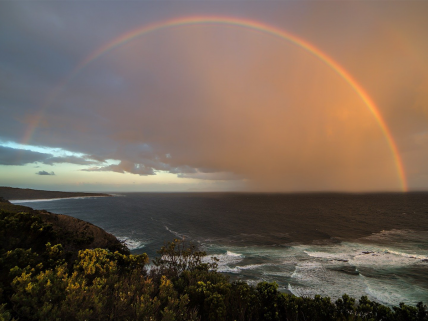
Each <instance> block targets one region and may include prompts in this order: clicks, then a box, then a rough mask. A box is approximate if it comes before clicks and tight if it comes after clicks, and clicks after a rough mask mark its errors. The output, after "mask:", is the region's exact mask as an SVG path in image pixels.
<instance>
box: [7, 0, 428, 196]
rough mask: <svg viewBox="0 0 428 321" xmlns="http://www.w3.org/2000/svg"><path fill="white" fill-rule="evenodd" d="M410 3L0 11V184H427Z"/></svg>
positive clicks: (426, 105) (421, 87)
mask: <svg viewBox="0 0 428 321" xmlns="http://www.w3.org/2000/svg"><path fill="white" fill-rule="evenodd" d="M427 16H428V2H426V1H388V0H385V1H322V0H319V1H306V0H296V1H280V0H279V1H261V0H260V1H257V0H256V1H250V0H235V1H221V0H208V1H206V0H197V1H188V0H186V1H184V0H176V1H163V0H160V1H143V0H141V1H138V0H137V1H127V0H121V1H119V0H117V1H115V0H111V1H105V0H92V1H73V0H67V1H53V0H49V1H38V0H34V1H21V0H13V1H5V0H3V1H0V115H1V116H0V186H12V187H21V188H35V189H46V190H63V191H110V192H114V191H118V192H126V191H129V192H131V191H132V192H138V191H141V192H186V191H189V192H196V191H201V192H206V191H250V192H314V191H328V192H330V191H335V192H372V191H414V190H427V189H428V166H427V164H428V148H427V146H428V19H426V17H427Z"/></svg>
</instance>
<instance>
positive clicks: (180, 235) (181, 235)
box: [164, 225, 185, 239]
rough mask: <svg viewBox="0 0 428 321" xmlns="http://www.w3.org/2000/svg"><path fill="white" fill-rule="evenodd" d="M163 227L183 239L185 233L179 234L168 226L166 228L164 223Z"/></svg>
mask: <svg viewBox="0 0 428 321" xmlns="http://www.w3.org/2000/svg"><path fill="white" fill-rule="evenodd" d="M164 227H165V229H166V230H167V231H168V232H170V233H171V234H173V235H175V236H176V237H178V238H180V239H184V238H185V235H184V234H180V233H178V232H176V231H173V230H171V229H170V228H168V226H166V225H164Z"/></svg>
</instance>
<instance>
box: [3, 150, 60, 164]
mask: <svg viewBox="0 0 428 321" xmlns="http://www.w3.org/2000/svg"><path fill="white" fill-rule="evenodd" d="M51 156H52V155H51V154H45V153H39V152H33V151H30V150H24V149H15V148H11V147H4V146H0V164H1V165H25V164H29V163H35V162H43V161H44V160H46V159H47V158H49V157H51Z"/></svg>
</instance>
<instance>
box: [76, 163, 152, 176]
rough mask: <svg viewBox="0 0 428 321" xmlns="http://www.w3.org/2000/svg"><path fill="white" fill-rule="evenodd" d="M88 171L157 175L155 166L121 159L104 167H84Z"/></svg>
mask: <svg viewBox="0 0 428 321" xmlns="http://www.w3.org/2000/svg"><path fill="white" fill-rule="evenodd" d="M82 171H86V172H116V173H122V174H124V173H131V174H138V175H141V176H147V175H155V172H154V171H153V168H151V167H147V166H145V165H143V164H134V163H132V162H127V161H121V162H120V163H119V164H112V165H108V166H102V167H91V168H86V169H82Z"/></svg>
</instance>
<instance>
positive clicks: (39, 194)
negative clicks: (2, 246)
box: [0, 186, 111, 201]
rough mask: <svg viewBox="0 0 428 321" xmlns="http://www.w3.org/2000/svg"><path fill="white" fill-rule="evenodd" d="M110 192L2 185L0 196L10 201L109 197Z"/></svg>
mask: <svg viewBox="0 0 428 321" xmlns="http://www.w3.org/2000/svg"><path fill="white" fill-rule="evenodd" d="M109 196H111V195H109V194H103V193H80V192H56V191H43V190H36V189H29V188H25V189H24V188H14V187H4V186H0V197H3V198H4V199H7V200H9V201H16V200H35V199H53V198H72V197H109Z"/></svg>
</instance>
